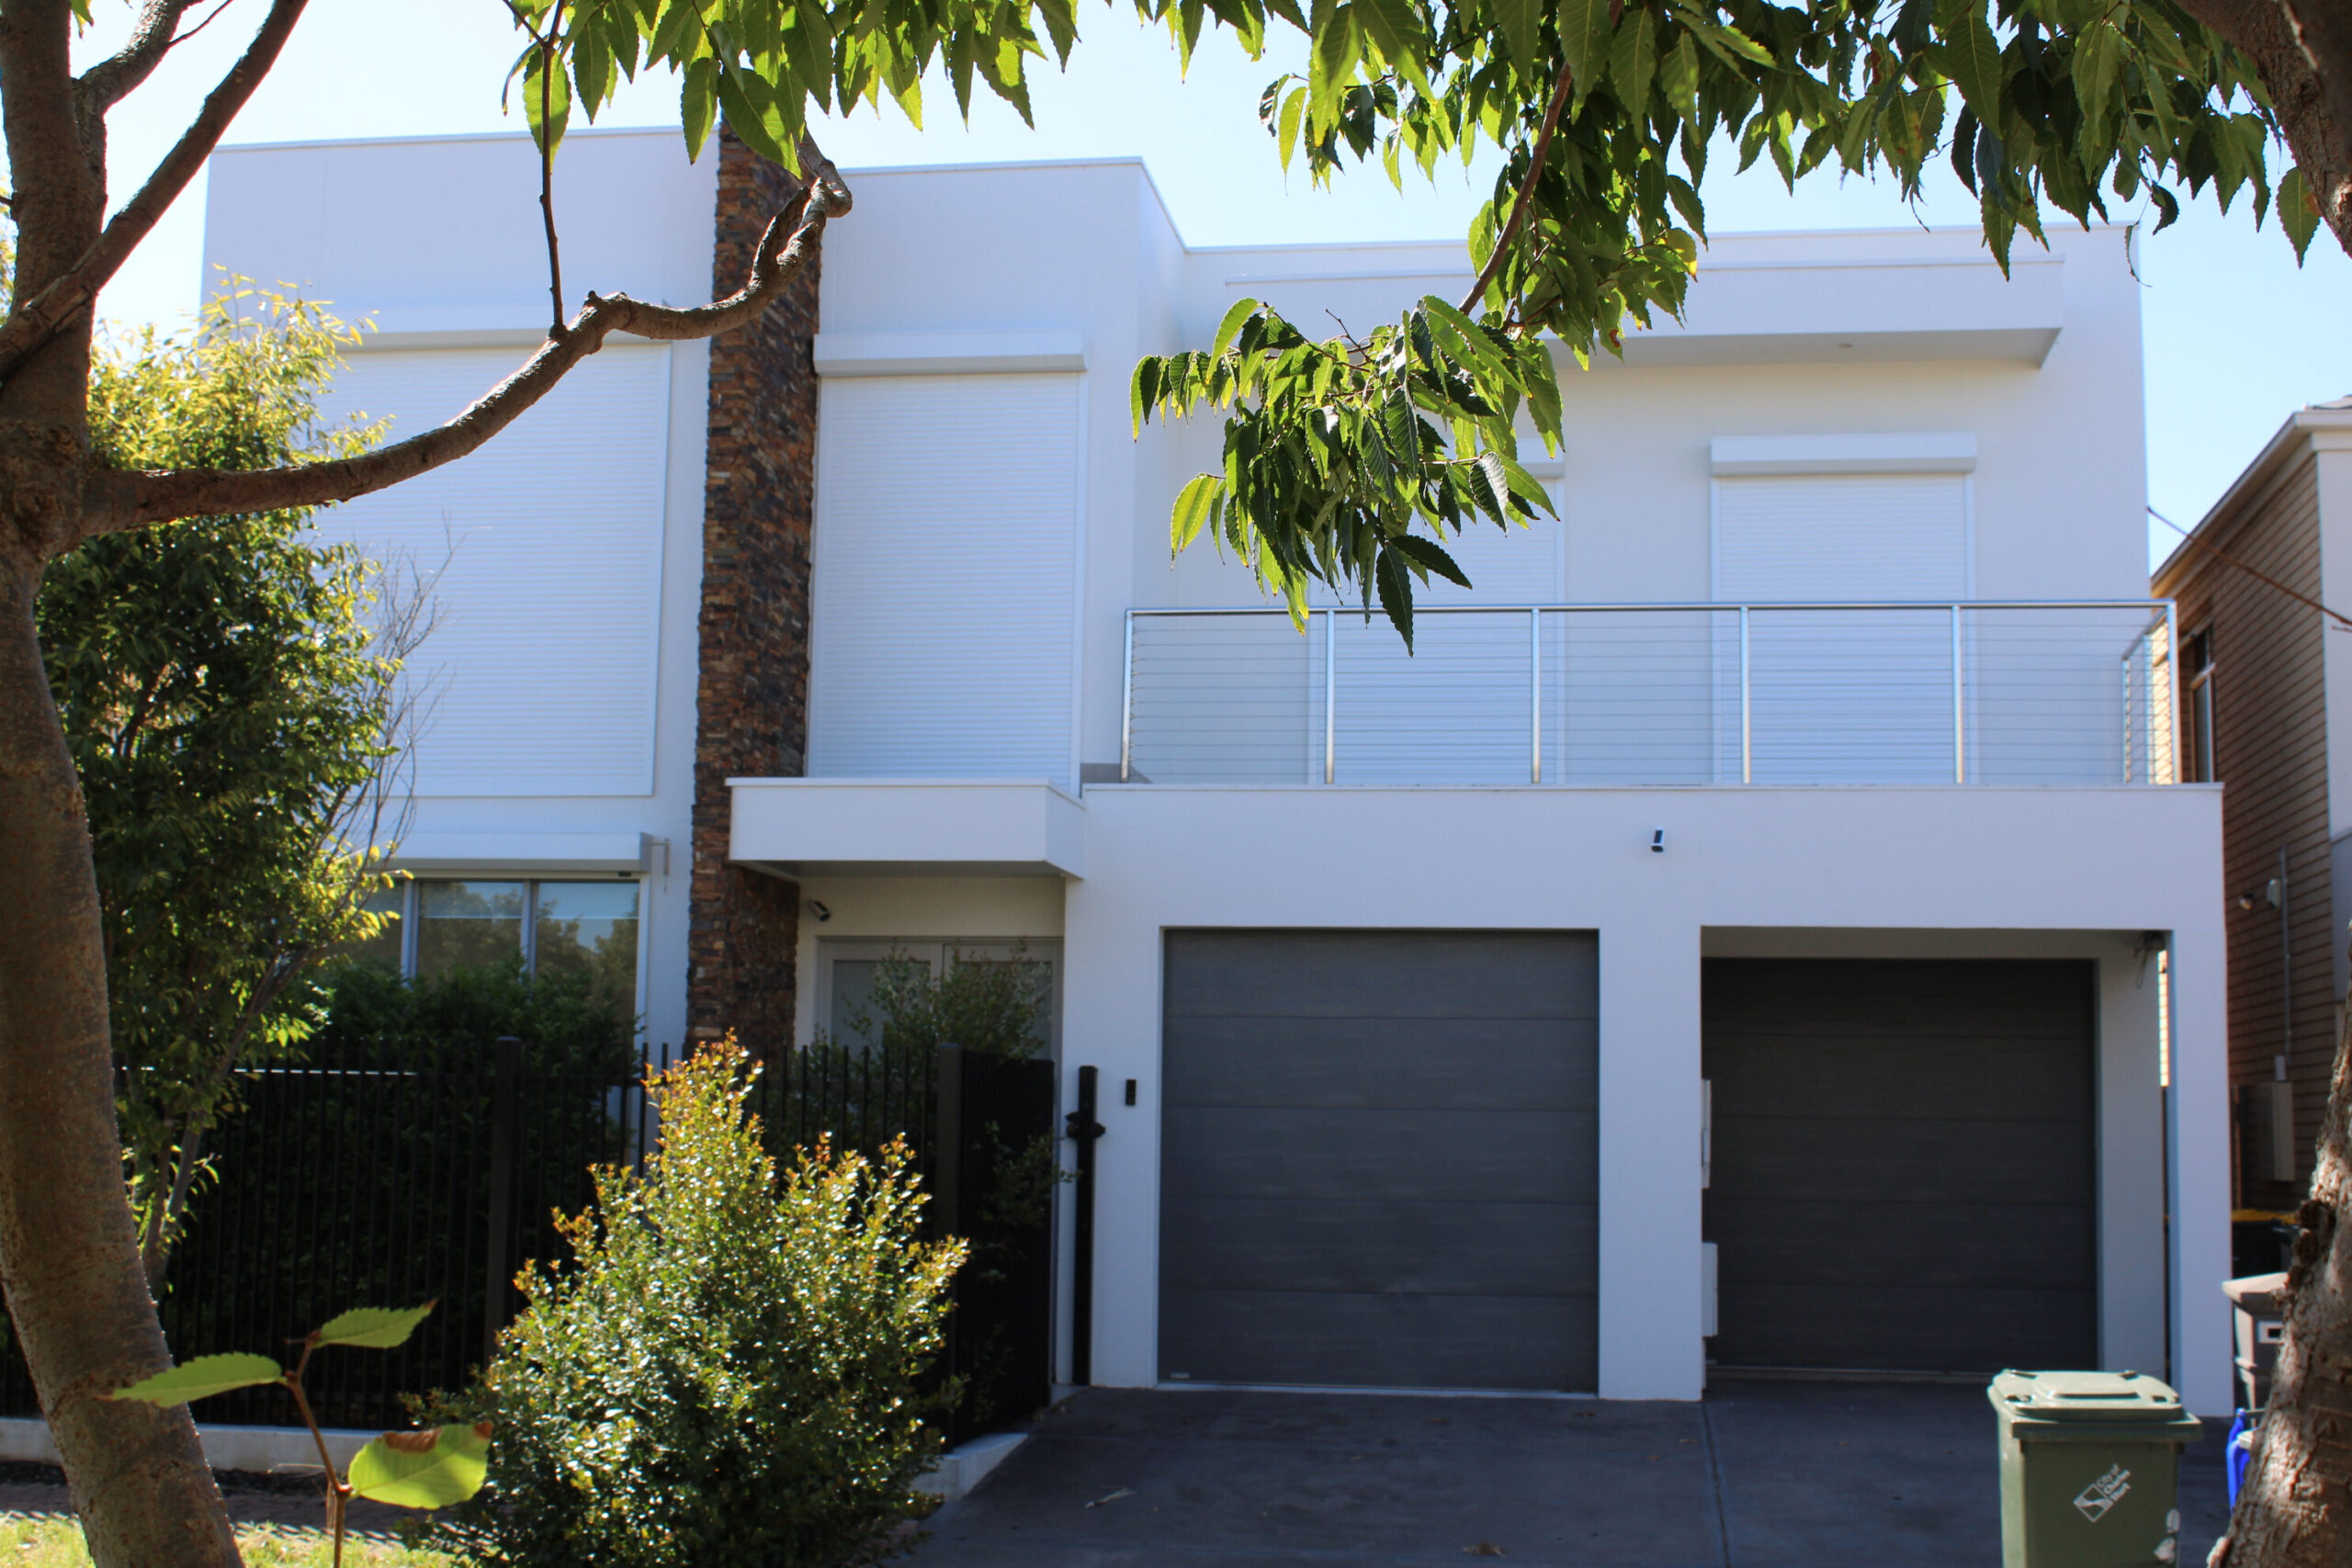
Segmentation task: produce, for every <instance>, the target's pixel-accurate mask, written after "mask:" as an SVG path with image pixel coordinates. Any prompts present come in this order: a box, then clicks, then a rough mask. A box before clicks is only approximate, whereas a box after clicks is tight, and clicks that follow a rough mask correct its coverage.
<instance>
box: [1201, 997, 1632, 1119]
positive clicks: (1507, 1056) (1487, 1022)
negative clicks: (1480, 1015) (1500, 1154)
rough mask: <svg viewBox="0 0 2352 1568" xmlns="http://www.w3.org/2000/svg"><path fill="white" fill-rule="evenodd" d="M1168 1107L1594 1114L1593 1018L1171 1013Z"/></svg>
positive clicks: (1596, 1056)
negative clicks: (1447, 1108)
mask: <svg viewBox="0 0 2352 1568" xmlns="http://www.w3.org/2000/svg"><path fill="white" fill-rule="evenodd" d="M1163 1047H1164V1054H1165V1058H1166V1061H1167V1064H1168V1066H1167V1071H1166V1074H1165V1076H1164V1077H1163V1080H1162V1081H1163V1083H1164V1084H1165V1086H1166V1087H1165V1089H1164V1090H1163V1092H1164V1093H1165V1094H1166V1095H1167V1097H1168V1100H1170V1103H1174V1104H1184V1105H1198V1106H1207V1105H1230V1106H1252V1105H1258V1106H1262V1105H1301V1104H1315V1105H1322V1106H1329V1107H1334V1108H1337V1107H1344V1106H1364V1107H1374V1106H1381V1107H1391V1108H1397V1109H1407V1108H1412V1107H1418V1106H1424V1105H1430V1104H1443V1105H1449V1106H1453V1107H1456V1108H1461V1109H1477V1108H1489V1109H1494V1110H1516V1109H1522V1108H1523V1109H1541V1110H1555V1111H1590V1110H1592V1109H1594V1108H1595V1104H1596V1098H1597V1089H1596V1087H1595V1086H1596V1085H1597V1083H1598V1082H1599V1071H1598V1069H1599V1063H1600V1023H1599V1021H1597V1020H1593V1019H1519V1018H1498V1019H1442V1020H1431V1019H1320V1018H1271V1019H1266V1018H1201V1017H1184V1018H1171V1019H1170V1020H1169V1021H1168V1029H1167V1033H1166V1035H1165V1037H1164V1043H1163Z"/></svg>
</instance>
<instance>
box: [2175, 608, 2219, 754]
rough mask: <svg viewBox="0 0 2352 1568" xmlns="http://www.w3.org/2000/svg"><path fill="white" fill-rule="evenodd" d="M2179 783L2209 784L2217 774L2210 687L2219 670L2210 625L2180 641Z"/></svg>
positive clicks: (2211, 691) (2211, 689) (2198, 629)
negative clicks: (2181, 733)
mask: <svg viewBox="0 0 2352 1568" xmlns="http://www.w3.org/2000/svg"><path fill="white" fill-rule="evenodd" d="M2180 652H2181V671H2182V673H2183V675H2184V676H2185V677H2186V678H2185V679H2184V680H2183V681H2182V682H2181V685H2180V716H2181V728H2182V729H2183V730H2184V731H2185V733H2184V734H2183V735H2182V736H2181V748H2180V761H2181V769H2180V774H2181V783H2183V784H2212V783H2214V782H2215V775H2216V773H2218V772H2219V770H2218V768H2217V767H2216V765H2215V759H2214V750H2215V747H2214V739H2213V684H2214V672H2215V671H2217V670H2218V669H2219V668H2220V664H2219V661H2218V660H2215V659H2214V657H2213V627H2212V625H2211V623H2210V622H2209V623H2207V624H2206V625H2204V626H2199V627H2198V628H2197V629H2196V630H2195V631H2193V632H2190V633H2188V635H2187V636H2186V637H2182V638H2181V639H2180Z"/></svg>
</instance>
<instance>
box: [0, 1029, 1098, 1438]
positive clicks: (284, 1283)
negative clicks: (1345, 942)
mask: <svg viewBox="0 0 2352 1568" xmlns="http://www.w3.org/2000/svg"><path fill="white" fill-rule="evenodd" d="M667 1060H668V1056H667V1053H666V1052H665V1053H664V1054H663V1056H662V1059H660V1060H657V1061H656V1062H655V1063H653V1064H652V1066H654V1067H656V1068H659V1067H660V1066H666V1065H667ZM241 1091H242V1100H243V1109H242V1110H241V1111H238V1112H237V1113H236V1114H235V1115H233V1116H232V1117H230V1118H229V1119H228V1120H227V1121H226V1122H224V1123H223V1124H222V1125H221V1126H220V1128H219V1129H217V1130H216V1132H215V1134H214V1135H213V1137H212V1139H211V1141H210V1150H211V1154H212V1157H213V1162H214V1166H215V1168H216V1169H217V1171H218V1173H219V1179H218V1181H217V1182H216V1183H215V1184H214V1185H213V1186H212V1187H210V1188H209V1189H208V1190H202V1191H200V1192H199V1193H198V1195H197V1197H196V1198H195V1200H194V1201H193V1202H192V1203H191V1206H190V1224H189V1227H188V1231H187V1236H186V1237H185V1239H184V1240H183V1241H182V1242H181V1243H180V1245H179V1247H178V1248H177V1249H176V1250H175V1253H174V1255H173V1258H172V1262H171V1268H170V1273H169V1278H168V1280H167V1281H166V1285H165V1289H164V1293H163V1296H162V1298H161V1300H160V1302H159V1303H158V1305H159V1308H160V1310H161V1313H162V1315H163V1321H164V1333H165V1335H166V1336H167V1337H168V1338H169V1340H170V1343H171V1346H172V1351H173V1354H174V1356H175V1359H181V1360H186V1359H189V1358H191V1357H195V1356H202V1355H209V1354H213V1353H216V1352H220V1351H228V1350H258V1351H262V1352H264V1353H266V1354H282V1353H283V1352H284V1351H285V1349H286V1348H287V1347H288V1345H289V1344H290V1343H292V1342H294V1341H296V1340H299V1339H300V1337H301V1336H302V1335H304V1334H305V1333H307V1332H308V1331H309V1330H310V1329H311V1328H313V1327H315V1326H317V1325H319V1324H321V1323H323V1322H325V1321H326V1319H328V1318H329V1317H332V1316H333V1315H334V1314H336V1313H338V1312H341V1311H343V1310H344V1309H345V1308H347V1307H352V1306H405V1305H413V1304H414V1303H419V1302H424V1301H426V1300H436V1301H438V1302H439V1303H440V1305H439V1307H438V1308H437V1309H436V1310H435V1312H434V1314H433V1315H432V1316H431V1317H429V1318H427V1319H426V1320H425V1321H424V1325H422V1326H420V1327H419V1329H418V1330H417V1332H416V1333H415V1335H414V1336H413V1337H411V1338H410V1340H409V1341H408V1343H407V1344H406V1345H404V1346H402V1347H401V1348H399V1349H397V1350H392V1351H369V1352H367V1353H366V1354H358V1353H351V1354H343V1355H328V1356H322V1358H320V1359H319V1360H318V1361H317V1362H316V1363H314V1365H313V1367H312V1371H311V1380H310V1384H309V1387H310V1389H311V1403H312V1404H313V1406H314V1407H315V1409H316V1410H317V1413H318V1416H319V1418H320V1420H321V1421H322V1423H324V1424H326V1425H330V1426H336V1427H398V1426H403V1425H406V1424H407V1420H408V1416H407V1413H406V1412H405V1410H404V1409H403V1408H402V1405H401V1396H402V1395H403V1394H408V1393H424V1392H427V1391H430V1390H435V1389H444V1390H456V1389H458V1388H461V1387H463V1386H464V1385H465V1384H466V1383H467V1382H469V1381H470V1379H471V1377H472V1375H473V1373H474V1371H476V1370H478V1369H479V1368H480V1367H481V1364H482V1362H483V1361H484V1359H486V1356H487V1353H488V1349H489V1347H490V1345H491V1343H492V1340H494V1338H495V1337H496V1335H497V1332H498V1330H499V1329H500V1328H502V1327H503V1326H504V1325H505V1324H506V1323H507V1322H508V1321H509V1319H510V1318H511V1317H512V1315H513V1314H514V1313H515V1311H516V1310H517V1309H518V1308H519V1307H520V1305H521V1300H520V1297H519V1295H518V1294H517V1293H516V1292H515V1291H514V1289H513V1287H512V1284H511V1281H512V1280H513V1279H514V1276H515V1272H516V1271H517V1270H518V1269H520V1268H521V1267H522V1266H523V1265H524V1263H525V1262H526V1261H530V1260H540V1261H560V1260H562V1259H564V1258H567V1257H568V1248H566V1247H565V1246H564V1244H563V1242H562V1240H561V1238H560V1236H559V1235H557V1233H556V1229H555V1224H554V1220H555V1216H556V1214H557V1213H578V1212H580V1211H581V1210H582V1209H583V1208H584V1207H586V1206H587V1203H588V1201H589V1200H590V1198H591V1197H592V1196H593V1192H594V1181H593V1178H592V1176H591V1169H592V1168H593V1167H594V1166H598V1165H606V1164H612V1163H615V1162H616V1161H633V1160H636V1159H638V1158H639V1157H640V1156H642V1154H643V1153H644V1152H645V1151H646V1150H647V1149H649V1148H650V1146H651V1143H652V1140H653V1137H654V1135H655V1127H654V1125H653V1118H652V1112H651V1107H650V1103H649V1100H648V1096H647V1094H646V1090H645V1087H644V1080H643V1078H642V1077H639V1076H636V1075H630V1076H627V1077H619V1076H610V1075H600V1074H595V1073H586V1072H577V1071H569V1072H546V1071H539V1070H536V1068H535V1066H534V1063H533V1060H532V1053H531V1051H530V1050H529V1048H528V1047H527V1046H526V1045H525V1044H523V1043H519V1042H514V1041H502V1042H500V1043H499V1045H498V1047H497V1050H496V1051H495V1052H494V1053H493V1054H492V1059H491V1060H489V1061H484V1060H482V1054H481V1053H480V1052H479V1051H471V1050H464V1051H455V1050H453V1051H440V1050H435V1049H432V1048H424V1049H420V1048H419V1047H417V1046H416V1045H415V1044H414V1043H386V1044H384V1045H381V1046H370V1047H354V1048H347V1049H342V1050H337V1051H334V1052H332V1053H322V1054H320V1055H319V1056H318V1057H317V1058H316V1059H314V1060H312V1061H311V1062H309V1063H307V1064H306V1065H304V1066H299V1067H287V1068H271V1069H266V1070H261V1071H255V1072H252V1073H249V1074H247V1075H245V1077H244V1081H243V1084H242V1085H241ZM751 1108H752V1111H753V1113H754V1114H755V1115H757V1116H758V1117H759V1119H760V1122H761V1126H762V1128H763V1134H764V1137H765V1140H766V1142H767V1144H768V1146H769V1147H770V1148H771V1149H772V1150H773V1151H775V1153H776V1154H777V1155H778V1156H780V1157H789V1156H790V1154H791V1152H792V1150H793V1149H794V1148H795V1147H798V1146H807V1145H813V1144H814V1143H815V1142H816V1141H817V1139H818V1138H819V1137H820V1136H827V1135H830V1137H831V1140H832V1143H833V1145H834V1146H835V1147H836V1148H855V1149H860V1150H865V1151H872V1150H874V1149H876V1148H879V1147H880V1146H881V1145H884V1144H886V1143H888V1141H889V1140H890V1139H892V1138H893V1137H898V1136H901V1135H903V1136H904V1137H905V1138H906V1140H907V1142H908V1144H909V1145H910V1148H911V1149H912V1151H913V1154H914V1164H915V1168H916V1169H917V1170H918V1171H919V1172H920V1173H921V1174H922V1176H923V1178H924V1180H925V1183H926V1186H927V1188H928V1189H929V1190H930V1191H931V1193H932V1197H933V1201H932V1202H931V1204H930V1205H929V1206H928V1208H927V1210H926V1215H927V1219H928V1222H929V1224H930V1227H931V1228H932V1229H933V1231H934V1232H936V1233H941V1234H955V1235H963V1236H966V1237H967V1239H969V1240H970V1241H971V1243H972V1259H971V1261H970V1262H969V1263H967V1266H966V1268H965V1269H964V1270H963V1272H962V1273H961V1274H960V1275H959V1276H958V1279H957V1281H956V1310H955V1312H954V1313H953V1314H950V1318H949V1322H950V1325H951V1328H950V1334H949V1346H948V1349H947V1352H946V1355H945V1356H944V1358H943V1364H942V1368H941V1371H942V1375H944V1376H952V1377H958V1378H960V1379H962V1380H963V1381H962V1387H963V1394H962V1398H961V1400H960V1401H959V1403H958V1404H957V1405H956V1407H955V1409H954V1411H953V1413H952V1415H951V1416H950V1417H949V1418H948V1421H947V1425H948V1427H949V1435H950V1437H951V1438H952V1439H953V1440H961V1439H962V1438H965V1437H968V1436H971V1435H974V1434H975V1433H978V1432H980V1431H985V1430H988V1429H989V1428H990V1427H994V1426H999V1425H1002V1424H1004V1423H1005V1422H1008V1421H1012V1420H1018V1419H1020V1418H1022V1417H1023V1416H1027V1415H1028V1414H1030V1413H1031V1412H1032V1411H1034V1410H1035V1409H1036V1408H1038V1407H1039V1406H1041V1405H1042V1404H1045V1403H1046V1397H1047V1393H1048V1384H1047V1378H1048V1367H1049V1363H1048V1360H1047V1356H1048V1354H1049V1328H1048V1318H1049V1314H1050V1304H1051V1296H1052V1287H1051V1269H1052V1259H1051V1242H1050V1213H1051V1191H1052V1187H1053V1182H1054V1180H1055V1178H1054V1176H1053V1174H1052V1167H1053V1153H1052V1147H1053V1145H1052V1132H1053V1111H1054V1071H1053V1066H1052V1064H1051V1063H1050V1062H1046V1061H1021V1060H1007V1059H1004V1058H1000V1057H992V1056H982V1055H977V1054H974V1053H967V1052H964V1051H961V1050H959V1049H958V1048H956V1047H953V1046H948V1047H943V1048H942V1049H941V1050H940V1051H938V1052H937V1053H928V1052H926V1053H919V1054H906V1053H886V1052H882V1051H878V1050H877V1051H874V1052H860V1051H854V1050H848V1049H842V1048H838V1047H834V1048H818V1049H813V1050H805V1051H792V1052H785V1053H780V1054H779V1055H778V1056H777V1057H776V1059H775V1060H773V1061H771V1062H769V1063H768V1064H767V1065H766V1066H765V1068H764V1070H763V1072H762V1074H761V1075H760V1077H759V1078H758V1080H757V1081H756V1082H755V1083H754V1084H753V1086H752V1095H751ZM39 1414H40V1409H39V1404H38V1402H37V1401H36V1399H35V1397H34V1394H33V1390H32V1386H31V1382H30V1380H29V1378H28V1375H27V1373H26V1371H25V1367H24V1362H23V1359H22V1358H21V1357H20V1356H19V1355H18V1354H17V1349H16V1348H15V1346H14V1344H13V1343H11V1344H9V1345H8V1346H6V1348H5V1350H0V1416H37V1415H39ZM197 1414H198V1419H200V1420H202V1421H205V1422H208V1423H218V1424H260V1425H284V1424H288V1423H290V1422H291V1421H292V1420H293V1418H294V1417H293V1412H292V1410H291V1409H290V1408H289V1407H288V1402H287V1399H286V1396H285V1395H284V1393H282V1392H280V1391H278V1390H276V1389H269V1388H263V1389H249V1390H244V1391H242V1392H239V1393H230V1394H223V1395H220V1396H217V1397H215V1398H213V1399H210V1400H208V1401H206V1402H205V1404H203V1406H201V1407H200V1408H199V1409H198V1412H197Z"/></svg>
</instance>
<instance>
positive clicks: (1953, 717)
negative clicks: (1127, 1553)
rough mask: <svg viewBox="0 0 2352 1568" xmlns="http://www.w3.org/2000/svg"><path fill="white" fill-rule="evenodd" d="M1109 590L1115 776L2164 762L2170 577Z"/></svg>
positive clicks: (2007, 776) (1640, 777) (1564, 776)
mask: <svg viewBox="0 0 2352 1568" xmlns="http://www.w3.org/2000/svg"><path fill="white" fill-rule="evenodd" d="M1415 625H1416V631H1417V643H1418V651H1417V652H1416V653H1414V654H1412V655H1409V656H1408V654H1407V653H1406V651H1405V649H1404V646H1403V644H1402V642H1401V641H1400V640H1399V639H1398V637H1397V634H1396V632H1395V630H1394V629H1393V628H1392V627H1390V626H1389V625H1388V623H1387V620H1386V618H1385V616H1383V615H1380V614H1379V613H1378V612H1377V611H1375V612H1374V614H1373V615H1372V616H1371V617H1370V618H1369V620H1367V619H1366V617H1365V616H1364V615H1363V612H1362V611H1361V610H1346V609H1341V610H1331V609H1317V610H1315V611H1313V612H1312V613H1311V615H1310V617H1309V621H1308V625H1307V627H1306V633H1305V635H1301V633H1300V632H1299V630H1298V629H1297V628H1296V627H1295V626H1293V625H1292V624H1291V622H1290V620H1289V618H1288V616H1287V615H1285V614H1284V613H1283V611H1282V610H1280V609H1279V608H1262V607H1250V608H1235V609H1166V610H1163V609H1137V610H1130V611H1128V612H1127V619H1126V652H1125V666H1126V667H1125V706H1124V710H1123V715H1122V737H1121V748H1120V774H1121V777H1122V779H1123V780H1124V781H1125V782H1130V783H1136V784H1378V785H1397V784H1456V785H1458V784H1522V785H1524V784H1553V785H1568V786H1579V785H1583V786H1604V787H1622V786H1634V785H1645V784H1674V785H1691V784H1947V785H1949V784H1961V785H1966V784H2028V785H2030V784H2077V785H2078V784H2169V783H2172V782H2173V745H2172V734H2173V700H2172V681H2173V673H2172V667H2171V664H2170V661H2169V660H2168V658H2167V657H2166V650H2167V649H2169V648H2170V647H2171V646H2172V644H2173V626H2172V605H2171V604H2170V603H2169V602H2166V601H2143V600H2085V601H2072V602H2048V601H1974V602H1965V603H1947V604H1922V603H1911V602H1878V603H1868V604H1862V603H1854V604H1827V603H1823V604H1705V603H1693V604H1535V605H1519V606H1514V607H1509V608H1493V607H1485V606H1480V607H1468V606H1462V607H1454V606H1443V607H1423V608H1421V609H1419V610H1418V611H1417V612H1416V614H1415Z"/></svg>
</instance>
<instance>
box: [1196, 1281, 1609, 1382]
mask: <svg viewBox="0 0 2352 1568" xmlns="http://www.w3.org/2000/svg"><path fill="white" fill-rule="evenodd" d="M1598 1320H1599V1313H1598V1310H1597V1304H1596V1303H1595V1302H1594V1301H1593V1300H1592V1299H1591V1298H1589V1297H1574V1296H1568V1297H1563V1296H1425V1295H1404V1294H1388V1293H1381V1294H1374V1293H1357V1294H1349V1293H1340V1292H1320V1291H1302V1292H1274V1291H1193V1290H1171V1291H1168V1292H1164V1293H1163V1295H1162V1298H1161V1307H1160V1353H1161V1360H1162V1364H1163V1366H1164V1367H1165V1369H1166V1375H1167V1376H1169V1377H1170V1378H1179V1379H1182V1378H1187V1377H1189V1379H1190V1380H1191V1381H1193V1382H1260V1383H1283V1382H1288V1383H1320V1384H1326V1385H1329V1384H1338V1385H1341V1386H1355V1387H1377V1388H1519V1389H1590V1388H1592V1387H1593V1386H1594V1385H1595V1383H1596V1382H1598V1379H1599V1368H1598V1359H1597V1357H1596V1355H1595V1353H1594V1348H1593V1347H1594V1346H1595V1344H1596V1343H1597V1342H1598V1337H1599V1334H1598ZM1210 1367H1214V1368H1215V1369H1216V1371H1213V1372H1212V1371H1200V1370H1197V1369H1202V1368H1210Z"/></svg>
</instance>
